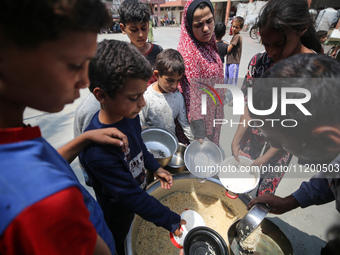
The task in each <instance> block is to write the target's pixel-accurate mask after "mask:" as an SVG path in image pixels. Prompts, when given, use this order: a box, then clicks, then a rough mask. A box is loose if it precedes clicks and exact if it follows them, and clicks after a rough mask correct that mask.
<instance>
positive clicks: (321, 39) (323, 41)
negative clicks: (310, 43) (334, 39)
mask: <svg viewBox="0 0 340 255" xmlns="http://www.w3.org/2000/svg"><path fill="white" fill-rule="evenodd" d="M326 40H327V35H325V36H324V37H322V38H320V43H321V44H324V43H325V41H326Z"/></svg>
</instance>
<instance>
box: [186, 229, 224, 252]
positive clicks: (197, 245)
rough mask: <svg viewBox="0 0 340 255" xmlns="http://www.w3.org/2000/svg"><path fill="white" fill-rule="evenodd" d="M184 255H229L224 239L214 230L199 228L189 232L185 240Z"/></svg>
mask: <svg viewBox="0 0 340 255" xmlns="http://www.w3.org/2000/svg"><path fill="white" fill-rule="evenodd" d="M183 248H184V255H213V254H223V255H224V254H225V255H228V254H229V251H228V246H227V244H226V242H225V241H224V239H223V238H222V237H221V236H220V235H219V234H218V233H217V232H216V231H215V230H213V229H211V228H208V227H197V228H194V229H192V230H190V231H189V233H188V234H187V235H186V237H185V240H184V246H183Z"/></svg>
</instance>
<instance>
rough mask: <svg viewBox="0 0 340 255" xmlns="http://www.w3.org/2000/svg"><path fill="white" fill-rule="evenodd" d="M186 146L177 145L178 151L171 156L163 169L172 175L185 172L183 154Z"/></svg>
mask: <svg viewBox="0 0 340 255" xmlns="http://www.w3.org/2000/svg"><path fill="white" fill-rule="evenodd" d="M186 148H187V146H186V145H185V144H183V143H178V149H177V151H176V152H175V154H174V155H173V156H172V158H171V160H170V162H169V164H168V165H167V166H166V167H165V169H166V170H168V171H169V172H170V173H172V174H180V173H182V172H183V171H185V170H187V168H186V167H185V163H184V152H185V150H186Z"/></svg>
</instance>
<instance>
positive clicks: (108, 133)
mask: <svg viewBox="0 0 340 255" xmlns="http://www.w3.org/2000/svg"><path fill="white" fill-rule="evenodd" d="M84 134H87V135H88V136H89V139H90V140H91V141H93V142H95V143H99V144H111V145H114V146H119V147H122V151H123V152H126V151H127V150H128V147H129V141H128V139H127V137H126V135H124V134H123V133H122V132H121V131H119V130H118V129H117V128H101V129H94V130H89V131H86V132H85V133H84Z"/></svg>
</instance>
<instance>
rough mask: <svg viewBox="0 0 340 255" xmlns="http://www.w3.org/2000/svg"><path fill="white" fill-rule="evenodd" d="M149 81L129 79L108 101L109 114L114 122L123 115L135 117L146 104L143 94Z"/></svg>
mask: <svg viewBox="0 0 340 255" xmlns="http://www.w3.org/2000/svg"><path fill="white" fill-rule="evenodd" d="M147 84H148V82H147V81H144V80H141V79H131V78H130V79H127V80H126V83H125V87H124V88H123V89H122V90H120V91H118V92H117V93H116V95H115V96H114V98H109V99H108V101H107V102H106V106H105V107H106V112H107V115H108V116H110V118H111V119H112V120H113V121H112V123H113V122H116V121H119V120H121V119H122V118H123V117H125V118H129V119H133V118H135V117H136V116H137V114H138V113H139V112H140V111H141V110H142V108H143V107H144V106H145V101H144V97H143V94H144V92H145V90H146V88H147Z"/></svg>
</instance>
